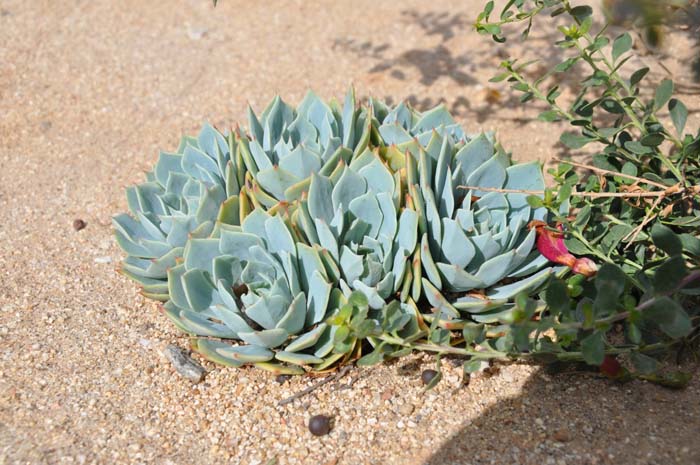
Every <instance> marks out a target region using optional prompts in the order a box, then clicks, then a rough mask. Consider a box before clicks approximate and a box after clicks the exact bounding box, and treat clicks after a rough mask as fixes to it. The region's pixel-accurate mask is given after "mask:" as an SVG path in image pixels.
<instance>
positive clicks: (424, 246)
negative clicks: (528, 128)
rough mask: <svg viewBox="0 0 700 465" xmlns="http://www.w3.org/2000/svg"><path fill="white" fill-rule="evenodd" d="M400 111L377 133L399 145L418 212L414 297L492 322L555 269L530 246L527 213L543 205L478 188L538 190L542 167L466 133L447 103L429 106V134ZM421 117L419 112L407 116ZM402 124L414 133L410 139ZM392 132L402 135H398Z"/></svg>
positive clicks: (537, 214)
mask: <svg viewBox="0 0 700 465" xmlns="http://www.w3.org/2000/svg"><path fill="white" fill-rule="evenodd" d="M398 114H404V115H407V112H406V110H405V109H404V108H402V107H401V106H399V107H397V108H396V109H394V110H393V111H392V112H389V113H388V114H387V116H386V118H385V119H384V122H383V123H382V125H381V126H380V127H379V132H380V134H382V137H383V138H385V140H386V139H387V138H389V141H387V142H391V144H393V145H392V146H390V147H389V149H388V150H387V151H386V152H385V153H388V154H389V156H390V157H396V156H397V155H396V153H393V154H392V153H391V152H390V150H395V149H398V150H399V151H403V152H404V160H405V161H404V166H405V170H406V182H407V184H408V192H409V195H410V200H411V203H412V204H413V207H414V208H415V210H416V212H417V213H418V214H419V231H420V238H421V239H420V246H419V250H418V251H417V253H416V255H415V258H414V266H413V275H414V276H413V279H414V281H413V286H412V295H413V298H414V299H415V300H417V299H418V297H419V296H420V295H421V293H422V294H423V295H425V297H426V298H427V300H428V301H429V302H430V304H431V305H432V306H433V307H434V308H437V309H438V310H440V312H441V318H444V319H446V320H459V318H460V311H465V312H467V313H469V314H470V318H472V319H474V320H477V321H483V322H493V321H496V320H497V315H498V314H499V313H500V312H502V311H504V310H507V309H508V308H510V306H511V305H510V304H507V303H508V302H509V300H512V298H513V297H514V296H515V295H516V294H518V293H519V292H522V291H527V290H531V289H535V288H537V287H539V286H540V285H541V284H543V283H544V282H545V281H546V280H547V278H548V276H549V274H551V273H552V271H553V270H552V269H551V268H545V269H544V270H542V268H543V267H544V266H545V265H546V264H547V260H546V258H544V257H542V256H541V255H540V254H539V252H538V251H537V249H536V248H535V247H534V246H535V240H536V234H535V232H534V231H530V230H529V229H528V227H527V225H528V223H529V222H530V221H531V220H533V219H543V218H544V216H545V215H546V210H545V209H544V208H541V209H532V208H531V207H530V206H529V205H528V203H527V199H526V197H527V196H526V194H520V193H517V194H514V193H502V192H492V191H482V190H479V189H478V187H483V188H490V189H503V190H506V191H507V190H542V189H544V179H543V176H542V171H541V168H540V166H539V165H538V164H537V163H524V164H517V165H511V164H510V162H509V159H508V155H507V154H506V153H504V152H503V150H502V149H499V148H497V147H496V145H495V144H494V142H493V140H492V138H491V137H490V136H488V135H486V134H480V135H477V136H472V137H470V136H466V135H464V133H463V132H461V131H460V130H457V129H455V128H454V122H453V121H452V119H451V117H449V114H448V113H447V112H446V111H445V110H444V109H443V110H442V111H440V110H439V109H434V110H431V111H429V112H427V115H428V116H429V117H430V120H431V121H435V122H438V121H439V122H440V123H439V124H441V126H440V127H437V128H434V130H432V131H430V132H429V133H428V132H427V131H426V127H422V126H417V125H416V124H415V123H408V122H407V121H408V119H407V116H404V117H403V118H399V117H398V116H397V115H398ZM425 119H426V115H421V114H417V115H413V116H412V119H411V121H423V120H425ZM402 120H403V122H402ZM387 121H388V122H387ZM410 124H413V125H414V126H413V127H411V126H410ZM399 130H402V131H404V132H405V134H408V135H411V134H412V133H414V132H418V133H419V134H416V137H415V138H414V139H413V140H411V141H409V140H404V139H406V137H407V136H406V135H405V134H403V133H401V132H400V131H399ZM397 133H400V134H402V136H401V137H402V138H403V139H396V138H395V136H396V134H397ZM428 136H429V138H428ZM426 140H427V141H426ZM461 186H471V187H476V189H464V188H463V187H461ZM506 282H508V283H506ZM504 306H505V307H504Z"/></svg>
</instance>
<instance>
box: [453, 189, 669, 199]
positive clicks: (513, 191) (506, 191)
mask: <svg viewBox="0 0 700 465" xmlns="http://www.w3.org/2000/svg"><path fill="white" fill-rule="evenodd" d="M457 188H458V189H466V190H479V191H484V192H500V193H502V194H528V195H544V191H533V190H527V189H505V188H500V187H479V186H457ZM571 195H573V196H578V197H590V198H592V199H599V198H607V197H622V198H640V197H662V196H664V195H666V192H665V191H654V192H647V191H643V192H579V191H572V192H571Z"/></svg>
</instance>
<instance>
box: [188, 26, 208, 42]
mask: <svg viewBox="0 0 700 465" xmlns="http://www.w3.org/2000/svg"><path fill="white" fill-rule="evenodd" d="M187 35H188V36H189V38H190V39H192V40H200V39H201V38H202V37H204V36H205V35H207V29H206V28H204V27H190V28H188V29H187Z"/></svg>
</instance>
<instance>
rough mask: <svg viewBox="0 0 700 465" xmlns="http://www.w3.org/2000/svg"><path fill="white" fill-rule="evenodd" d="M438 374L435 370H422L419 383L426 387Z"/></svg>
mask: <svg viewBox="0 0 700 465" xmlns="http://www.w3.org/2000/svg"><path fill="white" fill-rule="evenodd" d="M437 374H438V372H437V371H435V370H423V373H421V375H420V379H421V381H423V384H425V385H427V384H430V382H431V381H432V380H433V378H435V377H436V376H437Z"/></svg>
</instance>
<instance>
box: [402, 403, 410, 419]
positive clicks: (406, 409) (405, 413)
mask: <svg viewBox="0 0 700 465" xmlns="http://www.w3.org/2000/svg"><path fill="white" fill-rule="evenodd" d="M399 413H400V414H401V415H403V416H405V417H407V416H409V415H410V414H412V413H413V405H411V404H403V405H402V406H401V407H399Z"/></svg>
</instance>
